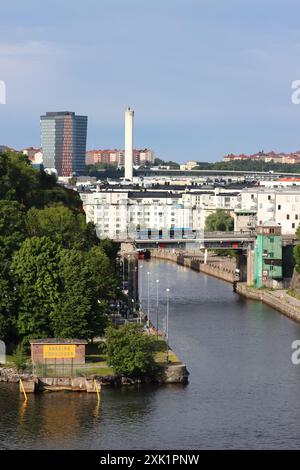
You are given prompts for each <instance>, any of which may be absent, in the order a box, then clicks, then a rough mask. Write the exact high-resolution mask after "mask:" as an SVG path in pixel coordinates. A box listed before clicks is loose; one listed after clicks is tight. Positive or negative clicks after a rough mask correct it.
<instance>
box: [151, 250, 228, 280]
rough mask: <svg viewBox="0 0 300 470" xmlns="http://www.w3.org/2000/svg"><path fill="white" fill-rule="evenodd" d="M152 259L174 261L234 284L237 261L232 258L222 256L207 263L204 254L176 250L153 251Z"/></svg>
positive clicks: (210, 258)
mask: <svg viewBox="0 0 300 470" xmlns="http://www.w3.org/2000/svg"><path fill="white" fill-rule="evenodd" d="M151 257H152V258H158V259H163V260H167V261H173V262H174V263H177V264H179V265H181V266H186V267H187V268H191V269H193V270H194V271H198V272H202V273H205V274H209V275H210V276H214V277H217V278H219V279H222V280H223V281H227V282H234V280H235V270H236V261H235V259H232V258H225V257H221V256H212V255H209V256H208V257H207V260H206V263H205V260H204V256H203V254H202V253H200V252H198V253H196V252H195V253H194V254H190V253H189V252H187V253H177V252H176V251H174V250H160V249H157V250H153V251H151Z"/></svg>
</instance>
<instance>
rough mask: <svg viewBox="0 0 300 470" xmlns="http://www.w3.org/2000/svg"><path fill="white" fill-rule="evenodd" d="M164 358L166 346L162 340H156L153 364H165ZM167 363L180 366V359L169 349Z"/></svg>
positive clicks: (165, 356)
mask: <svg viewBox="0 0 300 470" xmlns="http://www.w3.org/2000/svg"><path fill="white" fill-rule="evenodd" d="M166 358H167V344H166V342H165V341H164V340H163V339H161V338H159V339H157V340H156V344H155V356H154V359H155V362H157V363H158V364H166ZM169 362H171V363H172V364H181V361H180V359H179V358H178V357H177V356H176V354H175V353H174V352H173V351H172V350H171V349H169Z"/></svg>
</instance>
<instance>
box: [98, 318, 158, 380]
mask: <svg viewBox="0 0 300 470" xmlns="http://www.w3.org/2000/svg"><path fill="white" fill-rule="evenodd" d="M106 339H107V355H108V356H107V358H108V363H109V365H110V366H112V367H113V368H114V370H115V371H116V372H117V373H118V374H120V375H124V376H128V377H135V378H142V377H144V376H146V375H151V374H153V373H154V372H155V371H156V369H157V365H156V363H155V360H154V354H155V347H156V340H155V338H153V337H152V336H148V335H147V334H145V333H144V332H143V327H142V326H141V325H137V324H126V325H124V326H122V327H120V328H118V329H116V328H113V327H109V328H108V329H107V330H106Z"/></svg>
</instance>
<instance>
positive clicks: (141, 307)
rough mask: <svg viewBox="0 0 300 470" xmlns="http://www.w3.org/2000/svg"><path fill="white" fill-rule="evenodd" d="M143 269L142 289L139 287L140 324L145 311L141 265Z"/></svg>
mask: <svg viewBox="0 0 300 470" xmlns="http://www.w3.org/2000/svg"><path fill="white" fill-rule="evenodd" d="M139 267H140V268H141V276H140V278H141V283H140V284H141V288H139V287H140V286H138V288H139V298H140V302H139V309H140V323H142V310H143V265H142V264H141V265H140V266H139Z"/></svg>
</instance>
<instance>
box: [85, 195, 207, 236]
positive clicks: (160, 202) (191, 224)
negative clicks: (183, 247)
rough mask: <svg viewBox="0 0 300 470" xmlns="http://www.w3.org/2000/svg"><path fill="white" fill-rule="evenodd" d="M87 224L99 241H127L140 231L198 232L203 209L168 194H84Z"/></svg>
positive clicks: (180, 196) (178, 196) (180, 197)
mask: <svg viewBox="0 0 300 470" xmlns="http://www.w3.org/2000/svg"><path fill="white" fill-rule="evenodd" d="M81 199H82V201H83V208H84V210H85V213H86V219H87V222H93V223H94V224H95V226H96V230H97V235H98V236H99V238H112V239H114V240H118V239H120V240H122V239H126V238H127V237H128V236H129V237H130V236H131V235H133V234H135V233H136V232H137V231H143V230H146V229H150V230H152V231H155V230H156V231H159V230H162V231H166V230H170V229H178V230H180V229H184V230H186V232H190V231H192V230H198V229H199V226H200V221H201V217H200V212H201V211H200V209H199V208H197V207H193V206H192V204H191V203H190V202H188V201H186V202H184V201H183V199H182V194H172V193H171V192H167V191H164V192H162V191H160V192H159V191H157V192H154V191H128V190H127V191H112V190H108V191H101V192H96V193H81Z"/></svg>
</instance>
